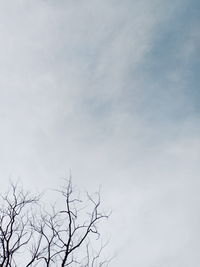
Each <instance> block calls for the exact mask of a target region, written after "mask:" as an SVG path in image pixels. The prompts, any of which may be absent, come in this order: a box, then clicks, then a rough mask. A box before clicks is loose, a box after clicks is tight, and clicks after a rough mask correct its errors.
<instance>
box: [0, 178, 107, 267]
mask: <svg viewBox="0 0 200 267" xmlns="http://www.w3.org/2000/svg"><path fill="white" fill-rule="evenodd" d="M55 193H58V195H59V199H58V200H59V204H52V205H50V208H47V205H45V206H43V205H42V203H41V196H40V195H32V194H31V193H30V192H25V191H24V190H23V187H21V186H20V185H19V184H18V183H16V184H14V183H12V182H11V183H10V188H9V190H8V191H7V192H6V193H5V194H4V195H2V196H1V198H2V203H1V207H0V267H8V266H11V267H19V266H20V267H21V266H23V267H28V266H31V267H33V266H44V267H45V266H48V267H49V266H59V267H65V266H73V267H105V266H108V264H109V260H105V259H104V260H102V259H101V254H102V250H103V249H104V247H105V244H102V243H101V238H100V232H99V227H98V225H99V223H100V222H101V221H102V220H103V219H107V218H108V217H109V214H106V213H104V212H102V211H101V210H100V206H101V198H100V192H96V193H95V194H93V195H90V194H89V193H87V194H86V197H85V198H84V199H82V198H81V197H80V193H79V192H78V191H77V190H76V189H74V188H73V186H72V182H71V179H70V180H65V186H64V187H62V188H61V189H60V190H55ZM96 244H98V249H97V248H96Z"/></svg>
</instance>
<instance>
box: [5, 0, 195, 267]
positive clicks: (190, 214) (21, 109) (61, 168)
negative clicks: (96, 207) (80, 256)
mask: <svg viewBox="0 0 200 267" xmlns="http://www.w3.org/2000/svg"><path fill="white" fill-rule="evenodd" d="M198 10H199V3H198V2H197V1H190V3H189V2H188V1H178V0H176V1H173V5H172V3H169V2H167V1H161V0H152V1H128V0H126V1H111V0H110V1H97V0H95V1H94V0H93V1H91V0H87V1H56V2H55V1H42V0H38V1H29V2H27V1H23V0H22V1H15V2H14V3H12V5H11V4H9V3H8V2H6V1H3V2H1V3H0V14H1V16H0V29H1V44H0V55H1V62H0V119H1V132H0V136H1V139H0V140H1V141H0V146H1V151H0V160H1V168H0V175H1V177H2V178H1V179H2V182H3V181H5V180H4V179H5V177H6V178H7V177H8V178H9V175H13V176H18V175H19V176H21V178H22V180H24V183H25V185H27V186H33V187H36V186H39V187H45V186H46V184H47V183H48V185H49V186H57V185H58V183H59V182H58V179H59V178H60V177H62V176H63V175H65V174H66V173H68V170H69V169H70V168H72V173H73V175H74V180H75V182H76V183H78V184H80V186H81V187H84V188H86V189H94V188H96V186H97V185H99V184H103V188H104V192H105V202H106V203H107V205H108V206H111V208H112V209H113V216H112V218H111V220H110V222H111V225H110V228H109V227H108V229H105V231H108V232H111V235H112V236H113V242H112V241H111V247H112V246H113V247H112V248H111V250H114V251H115V250H116V251H119V250H120V251H121V252H120V253H119V256H118V258H117V259H116V261H115V262H113V266H134V265H137V266H141V267H146V266H148V267H149V266H152V267H153V266H160V265H162V266H169V265H170V266H174V267H177V266H182V265H183V263H185V264H189V265H194V266H195V265H197V264H198V262H199V256H198V255H199V253H198V249H199V245H198V232H199V231H198V222H199V218H200V217H199V215H198V209H199V205H198V202H199V196H198V195H199V181H198V180H199V179H198V173H199V167H198V159H199V145H200V138H199V130H200V127H199V126H198V125H199V106H198V102H199V101H198V100H199V91H198V87H199V77H198V72H199V67H198V65H199V60H198V51H199V33H198V28H199V19H198V14H199V13H198ZM112 244H114V245H112ZM130 255H131V256H130Z"/></svg>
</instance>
